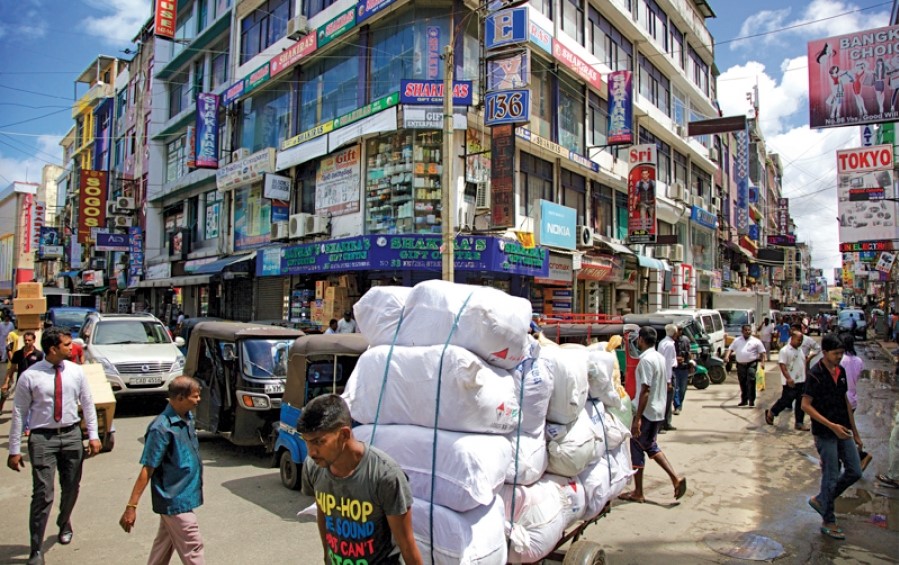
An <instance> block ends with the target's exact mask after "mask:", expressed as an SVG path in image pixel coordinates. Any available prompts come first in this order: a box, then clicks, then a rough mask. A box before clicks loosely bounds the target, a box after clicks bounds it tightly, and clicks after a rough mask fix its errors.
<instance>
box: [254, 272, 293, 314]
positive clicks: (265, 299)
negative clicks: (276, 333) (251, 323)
mask: <svg viewBox="0 0 899 565" xmlns="http://www.w3.org/2000/svg"><path fill="white" fill-rule="evenodd" d="M286 297H287V278H286V277H262V278H258V279H256V315H255V316H254V318H255V319H256V320H284V319H286V317H285V314H284V312H285V306H284V302H285V300H286Z"/></svg>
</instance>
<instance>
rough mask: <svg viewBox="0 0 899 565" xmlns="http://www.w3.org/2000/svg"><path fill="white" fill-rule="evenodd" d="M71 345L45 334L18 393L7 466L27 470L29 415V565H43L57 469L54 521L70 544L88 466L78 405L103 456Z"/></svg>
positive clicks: (56, 333) (93, 450) (58, 333)
mask: <svg viewBox="0 0 899 565" xmlns="http://www.w3.org/2000/svg"><path fill="white" fill-rule="evenodd" d="M71 343H72V337H71V335H69V333H68V332H66V331H63V330H59V329H56V328H51V329H49V330H47V331H45V332H44V333H43V335H42V336H41V348H42V349H43V350H44V354H45V357H44V359H43V360H42V361H38V362H37V363H35V364H34V365H32V366H31V367H29V368H28V370H27V371H25V372H24V373H22V375H21V376H20V377H19V383H18V385H17V387H16V396H15V402H14V404H13V413H12V423H11V425H10V431H9V458H8V459H7V461H6V465H7V466H8V467H9V468H10V469H12V470H13V471H16V472H18V471H20V470H21V469H22V468H23V467H24V466H25V463H24V462H23V461H22V453H21V440H22V425H23V422H24V419H25V415H26V414H28V415H30V426H31V435H30V436H29V439H28V457H29V460H30V462H31V477H32V483H33V485H32V495H31V512H30V516H29V530H30V532H31V554H30V556H29V558H28V564H29V565H42V564H43V563H44V557H43V553H42V545H43V542H44V531H45V530H46V528H47V521H48V519H49V518H50V510H51V506H52V504H53V490H54V486H53V480H54V476H55V474H56V471H57V469H58V470H59V486H60V501H59V517H58V518H57V520H56V524H57V526H59V537H58V540H59V543H60V544H61V545H67V544H69V543H71V541H72V536H73V530H72V524H71V521H70V519H71V516H72V510H73V509H74V508H75V502H76V501H77V499H78V487H79V484H80V483H81V466H82V462H83V460H84V445H83V444H82V442H81V427H80V426H79V422H80V419H79V417H78V404H79V402H80V403H81V410H82V413H83V414H84V420H85V423H86V425H87V433H88V439H89V443H90V447H89V454H90V455H94V454H97V453H100V437H99V435H98V433H97V411H96V409H95V408H94V401H93V398H92V397H91V391H90V385H89V384H88V382H87V379H85V377H84V373H83V372H82V370H81V367H80V366H79V365H78V364H76V363H72V362H71V361H68V359H69V355H70V353H71V352H70V346H71Z"/></svg>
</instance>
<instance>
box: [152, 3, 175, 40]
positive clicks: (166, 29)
mask: <svg viewBox="0 0 899 565" xmlns="http://www.w3.org/2000/svg"><path fill="white" fill-rule="evenodd" d="M177 16H178V0H156V14H155V18H154V20H153V24H154V25H153V33H154V34H155V35H156V37H162V38H164V39H175V21H176V20H175V18H176V17H177Z"/></svg>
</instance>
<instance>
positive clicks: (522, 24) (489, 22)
mask: <svg viewBox="0 0 899 565" xmlns="http://www.w3.org/2000/svg"><path fill="white" fill-rule="evenodd" d="M527 40H528V9H527V8H521V7H519V8H509V9H508V10H500V11H499V12H494V13H492V14H490V15H489V16H487V17H486V18H485V19H484V48H485V49H487V50H488V51H489V50H491V49H496V48H497V47H502V46H503V45H511V44H515V43H527Z"/></svg>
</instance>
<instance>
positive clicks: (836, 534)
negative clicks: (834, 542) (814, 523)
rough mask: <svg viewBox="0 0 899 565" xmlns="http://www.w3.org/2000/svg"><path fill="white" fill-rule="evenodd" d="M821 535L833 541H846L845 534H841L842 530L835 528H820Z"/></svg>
mask: <svg viewBox="0 0 899 565" xmlns="http://www.w3.org/2000/svg"><path fill="white" fill-rule="evenodd" d="M821 533H822V534H824V535H825V536H827V537H829V538H833V539H846V534H844V533H843V530H841V529H840V528H838V527H836V526H834V527H833V528H828V527H827V526H821Z"/></svg>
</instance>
